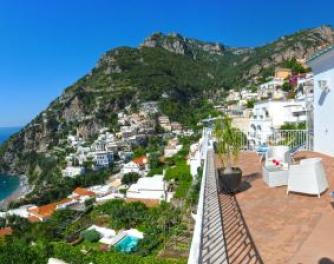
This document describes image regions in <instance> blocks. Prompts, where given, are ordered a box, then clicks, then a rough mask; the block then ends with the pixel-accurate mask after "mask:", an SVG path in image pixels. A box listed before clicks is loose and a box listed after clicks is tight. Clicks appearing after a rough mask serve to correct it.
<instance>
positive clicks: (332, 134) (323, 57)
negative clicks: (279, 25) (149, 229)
mask: <svg viewBox="0 0 334 264" xmlns="http://www.w3.org/2000/svg"><path fill="white" fill-rule="evenodd" d="M308 65H309V66H310V67H311V68H312V70H313V73H314V106H313V107H314V150H315V151H318V152H322V153H326V154H328V155H331V156H334V144H332V141H333V138H334V123H333V118H332V116H331V114H332V113H334V95H333V89H334V47H333V46H331V47H329V48H327V49H325V50H323V51H321V52H319V53H318V54H316V55H315V56H314V57H312V58H311V59H310V60H309V61H308Z"/></svg>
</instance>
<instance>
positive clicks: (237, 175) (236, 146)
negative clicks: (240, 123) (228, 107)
mask: <svg viewBox="0 0 334 264" xmlns="http://www.w3.org/2000/svg"><path fill="white" fill-rule="evenodd" d="M214 136H215V138H216V144H215V147H216V152H217V153H218V155H219V157H220V159H221V160H222V162H223V167H222V168H219V169H218V179H219V185H220V190H221V191H224V192H227V193H234V192H236V191H237V190H238V188H239V186H240V184H241V177H242V171H241V169H240V168H238V167H235V164H236V163H237V161H238V157H239V153H240V150H241V146H242V137H243V134H242V132H241V131H240V130H239V129H237V128H234V127H233V126H232V119H231V118H229V117H228V116H224V117H223V119H218V120H217V121H216V124H215V128H214Z"/></svg>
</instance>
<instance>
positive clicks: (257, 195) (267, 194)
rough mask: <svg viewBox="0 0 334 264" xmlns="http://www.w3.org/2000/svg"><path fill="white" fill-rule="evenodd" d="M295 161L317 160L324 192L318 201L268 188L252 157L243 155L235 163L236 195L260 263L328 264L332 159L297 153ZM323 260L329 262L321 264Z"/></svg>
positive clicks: (333, 215)
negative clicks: (239, 182) (240, 187)
mask: <svg viewBox="0 0 334 264" xmlns="http://www.w3.org/2000/svg"><path fill="white" fill-rule="evenodd" d="M297 157H298V158H306V157H322V158H323V162H324V165H325V167H326V173H327V179H328V182H329V185H330V187H329V190H328V191H326V192H325V193H323V194H322V196H321V198H320V199H319V198H317V197H316V196H306V195H302V194H296V193H290V194H289V195H286V187H278V188H269V187H268V186H267V185H266V184H265V183H264V182H263V181H262V175H261V163H260V161H259V158H258V157H257V156H256V154H255V153H250V152H243V153H242V154H241V156H240V164H241V168H242V170H243V177H244V180H245V182H246V184H245V190H244V191H243V192H240V193H238V194H237V195H236V198H237V201H238V203H239V206H240V208H241V211H242V214H243V216H244V219H245V221H246V224H247V226H248V228H249V230H250V233H251V236H252V238H253V240H254V242H255V245H256V247H257V249H258V251H259V252H260V255H261V257H262V259H263V261H264V263H334V209H333V207H332V206H331V203H330V202H331V201H332V199H331V197H330V196H329V195H328V193H329V191H334V158H330V157H328V156H325V155H322V154H319V153H311V152H301V153H298V155H297ZM325 258H328V259H329V261H333V262H323V261H324V260H325Z"/></svg>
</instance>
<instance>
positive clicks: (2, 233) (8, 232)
mask: <svg viewBox="0 0 334 264" xmlns="http://www.w3.org/2000/svg"><path fill="white" fill-rule="evenodd" d="M12 233H13V229H12V228H11V227H5V228H1V229H0V237H4V236H8V235H11V234H12Z"/></svg>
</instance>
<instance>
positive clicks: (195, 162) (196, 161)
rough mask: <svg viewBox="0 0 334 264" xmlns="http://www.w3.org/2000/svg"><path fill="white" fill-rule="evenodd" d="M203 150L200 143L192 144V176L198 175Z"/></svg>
mask: <svg viewBox="0 0 334 264" xmlns="http://www.w3.org/2000/svg"><path fill="white" fill-rule="evenodd" d="M201 161H202V160H201V150H200V144H199V143H195V144H192V145H191V146H190V152H189V166H190V173H191V176H193V177H196V176H197V175H198V168H200V167H201Z"/></svg>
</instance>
